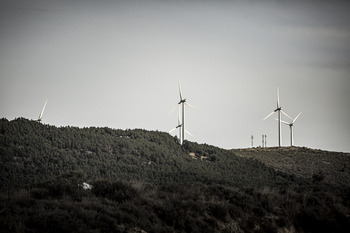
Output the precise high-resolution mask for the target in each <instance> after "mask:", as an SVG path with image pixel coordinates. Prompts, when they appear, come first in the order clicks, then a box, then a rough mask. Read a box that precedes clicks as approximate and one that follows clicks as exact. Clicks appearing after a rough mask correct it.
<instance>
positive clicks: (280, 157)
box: [232, 147, 350, 186]
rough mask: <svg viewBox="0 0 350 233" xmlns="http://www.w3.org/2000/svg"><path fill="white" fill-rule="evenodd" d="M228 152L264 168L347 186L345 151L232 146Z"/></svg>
mask: <svg viewBox="0 0 350 233" xmlns="http://www.w3.org/2000/svg"><path fill="white" fill-rule="evenodd" d="M232 152H233V153H235V154H236V155H237V156H241V157H244V158H252V159H256V160H259V161H261V162H263V163H264V164H265V165H266V166H268V167H272V168H274V169H276V170H278V171H281V172H284V173H288V174H291V175H295V176H297V177H303V178H307V179H312V180H313V181H323V182H325V183H328V184H332V185H341V186H349V185H350V154H349V153H342V152H329V151H321V150H314V149H309V148H305V147H281V148H278V147H276V148H252V149H235V150H232Z"/></svg>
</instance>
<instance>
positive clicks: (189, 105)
mask: <svg viewBox="0 0 350 233" xmlns="http://www.w3.org/2000/svg"><path fill="white" fill-rule="evenodd" d="M185 104H186V105H187V106H188V107H190V108H193V109H195V110H197V111H199V109H198V108H196V107H193V106H192V105H191V104H189V103H187V102H185Z"/></svg>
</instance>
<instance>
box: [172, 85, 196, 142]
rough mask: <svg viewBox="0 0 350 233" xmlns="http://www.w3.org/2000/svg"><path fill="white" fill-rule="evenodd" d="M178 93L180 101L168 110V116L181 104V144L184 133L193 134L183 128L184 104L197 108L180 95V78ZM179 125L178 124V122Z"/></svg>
mask: <svg viewBox="0 0 350 233" xmlns="http://www.w3.org/2000/svg"><path fill="white" fill-rule="evenodd" d="M179 95H180V101H179V102H178V103H177V104H176V105H175V107H174V108H173V109H172V110H171V111H170V112H169V114H168V116H169V115H170V114H171V113H172V112H173V111H175V109H176V108H177V107H178V106H179V105H180V104H181V109H182V111H181V113H182V121H181V141H180V143H181V145H182V143H183V142H184V140H185V133H188V134H189V135H191V136H193V135H192V134H191V133H189V132H188V131H187V130H186V129H185V105H187V106H188V107H191V108H193V109H195V110H198V109H197V108H195V107H193V106H192V105H190V104H189V103H188V102H187V101H186V99H185V98H183V95H182V88H181V82H180V78H179ZM179 125H180V124H179Z"/></svg>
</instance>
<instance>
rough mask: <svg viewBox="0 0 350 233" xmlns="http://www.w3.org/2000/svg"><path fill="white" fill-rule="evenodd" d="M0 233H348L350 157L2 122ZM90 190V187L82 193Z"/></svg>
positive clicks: (19, 121)
mask: <svg viewBox="0 0 350 233" xmlns="http://www.w3.org/2000/svg"><path fill="white" fill-rule="evenodd" d="M0 156H1V157H0V158H1V160H0V161H1V168H0V169H1V174H0V215H1V218H0V231H4V232H347V231H348V229H350V207H349V206H350V199H349V197H350V184H349V183H350V182H349V174H350V171H349V166H350V165H349V164H350V159H349V157H350V156H349V154H347V153H338V152H327V151H320V150H313V149H308V148H298V147H292V148H289V147H283V148H250V149H234V150H224V149H221V148H218V147H215V146H211V145H207V144H201V145H200V144H197V143H194V142H189V141H185V142H184V144H183V145H182V146H181V145H179V144H178V140H177V138H176V137H172V136H171V135H169V134H168V133H164V132H159V131H147V130H142V129H134V130H119V129H110V128H107V127H103V128H97V127H89V128H77V127H70V126H67V127H56V126H51V125H46V124H41V123H38V122H36V121H31V120H27V119H24V118H18V119H15V120H13V121H8V120H7V119H1V120H0ZM84 182H87V183H89V184H90V185H91V186H92V189H88V190H84V189H83V188H82V186H83V185H82V184H83V183H84Z"/></svg>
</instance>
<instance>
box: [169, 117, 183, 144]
mask: <svg viewBox="0 0 350 233" xmlns="http://www.w3.org/2000/svg"><path fill="white" fill-rule="evenodd" d="M177 128H179V139H180V144H182V137H181V132H182V131H181V128H182V124H181V122H180V110H179V116H178V118H177V126H176V127H175V128H173V129H172V130H170V131H169V133H171V132H173V131H174V130H176V129H177Z"/></svg>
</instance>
